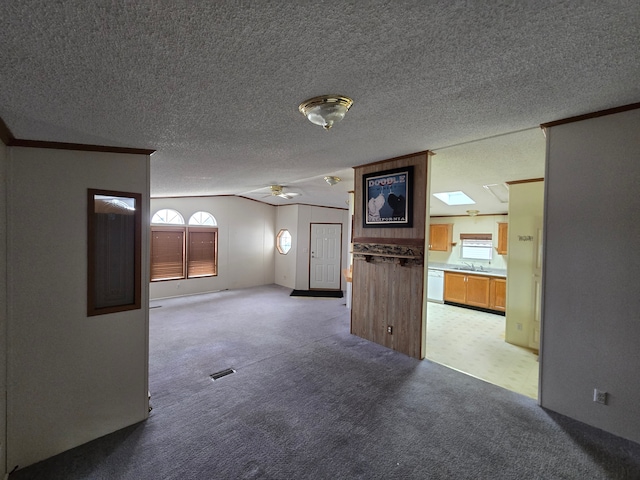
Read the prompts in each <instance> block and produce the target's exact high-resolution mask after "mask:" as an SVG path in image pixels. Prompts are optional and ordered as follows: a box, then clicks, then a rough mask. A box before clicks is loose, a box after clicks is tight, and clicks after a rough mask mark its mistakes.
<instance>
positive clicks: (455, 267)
mask: <svg viewBox="0 0 640 480" xmlns="http://www.w3.org/2000/svg"><path fill="white" fill-rule="evenodd" d="M463 266H464V265H459V264H452V263H433V262H429V264H428V265H427V267H428V268H430V269H431V270H443V271H445V272H455V273H471V274H474V275H484V276H485V277H502V278H507V271H506V270H503V269H500V268H487V267H485V266H484V265H483V267H482V268H484V271H480V270H461V269H460V267H463Z"/></svg>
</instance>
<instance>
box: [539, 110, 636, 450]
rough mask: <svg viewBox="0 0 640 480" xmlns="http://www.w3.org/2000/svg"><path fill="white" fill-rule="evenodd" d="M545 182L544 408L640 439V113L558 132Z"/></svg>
mask: <svg viewBox="0 0 640 480" xmlns="http://www.w3.org/2000/svg"><path fill="white" fill-rule="evenodd" d="M545 183H546V203H545V211H546V213H545V237H546V243H545V248H546V251H545V258H544V283H543V288H544V299H543V329H542V356H541V387H542V390H541V397H540V402H541V405H542V406H543V407H546V408H549V409H550V410H554V411H557V412H559V413H561V414H564V415H568V416H570V417H573V418H575V419H577V420H580V421H582V422H585V423H588V424H591V425H594V426H596V427H598V428H601V429H603V430H607V431H609V432H612V433H614V434H616V435H619V436H622V437H625V438H628V439H631V440H633V441H635V442H640V402H639V401H638V399H640V381H638V372H640V346H639V342H640V314H639V313H638V312H640V295H638V284H639V279H640V251H639V249H638V245H639V243H638V239H640V196H639V194H638V186H639V185H640V110H632V111H628V112H623V113H618V114H615V115H608V116H604V117H598V118H592V119H588V120H583V121H581V122H575V123H568V124H564V125H559V126H555V127H551V128H549V129H548V131H547V175H546V182H545ZM594 388H599V389H602V390H606V391H607V392H609V404H608V405H606V406H604V405H600V404H597V403H594V402H593V400H592V398H593V389H594Z"/></svg>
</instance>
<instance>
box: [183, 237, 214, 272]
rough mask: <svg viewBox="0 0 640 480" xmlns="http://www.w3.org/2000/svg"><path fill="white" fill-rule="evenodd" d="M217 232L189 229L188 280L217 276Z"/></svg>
mask: <svg viewBox="0 0 640 480" xmlns="http://www.w3.org/2000/svg"><path fill="white" fill-rule="evenodd" d="M217 233H218V232H217V230H210V229H207V230H203V229H197V230H196V229H189V251H188V253H187V258H188V260H187V276H188V278H195V277H205V276H210V275H216V273H217V272H216V263H217V262H216V253H217Z"/></svg>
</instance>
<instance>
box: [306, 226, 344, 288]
mask: <svg viewBox="0 0 640 480" xmlns="http://www.w3.org/2000/svg"><path fill="white" fill-rule="evenodd" d="M341 259H342V224H340V223H312V224H311V248H310V258H309V289H311V290H314V289H316V290H318V289H322V290H340V285H341V273H340V263H341Z"/></svg>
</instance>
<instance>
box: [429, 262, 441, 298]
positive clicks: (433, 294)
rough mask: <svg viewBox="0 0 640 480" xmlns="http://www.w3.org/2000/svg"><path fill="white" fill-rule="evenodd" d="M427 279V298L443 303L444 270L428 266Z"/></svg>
mask: <svg viewBox="0 0 640 480" xmlns="http://www.w3.org/2000/svg"><path fill="white" fill-rule="evenodd" d="M428 270H429V278H428V279H427V300H429V301H430V302H438V303H444V272H443V271H442V270H434V269H432V268H429V269H428Z"/></svg>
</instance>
